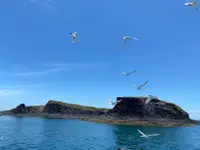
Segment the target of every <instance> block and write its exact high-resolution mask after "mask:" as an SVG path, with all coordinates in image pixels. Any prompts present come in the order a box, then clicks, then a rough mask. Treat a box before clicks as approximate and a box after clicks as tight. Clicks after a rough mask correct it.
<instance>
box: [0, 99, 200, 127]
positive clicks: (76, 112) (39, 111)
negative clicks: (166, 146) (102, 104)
mask: <svg viewBox="0 0 200 150" xmlns="http://www.w3.org/2000/svg"><path fill="white" fill-rule="evenodd" d="M146 99H147V97H117V101H118V100H121V101H120V102H119V103H117V104H116V105H115V106H114V108H113V109H106V108H95V107H89V106H82V105H76V104H69V103H64V102H61V101H55V100H49V101H48V103H47V104H46V105H45V106H26V105H25V104H20V105H19V106H17V107H16V108H14V109H11V110H6V111H1V112H0V114H1V115H2V116H22V117H23V116H36V117H44V118H77V119H81V120H85V121H92V122H101V123H111V124H123V125H145V126H146V125H148V126H188V125H196V124H199V121H196V120H192V119H190V117H189V114H188V113H187V112H186V111H184V110H183V109H182V108H180V107H179V106H177V105H175V104H173V103H168V102H166V101H162V100H159V99H153V100H151V102H150V103H148V104H145V101H146Z"/></svg>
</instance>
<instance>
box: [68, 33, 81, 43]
mask: <svg viewBox="0 0 200 150" xmlns="http://www.w3.org/2000/svg"><path fill="white" fill-rule="evenodd" d="M69 34H71V35H72V36H73V41H72V43H75V42H76V43H79V42H80V41H79V40H78V39H77V37H78V34H77V32H74V33H71V32H70V33H69Z"/></svg>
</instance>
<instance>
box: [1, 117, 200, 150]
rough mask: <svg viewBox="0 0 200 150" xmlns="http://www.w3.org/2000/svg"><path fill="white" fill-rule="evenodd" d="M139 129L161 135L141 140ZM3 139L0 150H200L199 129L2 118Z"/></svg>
mask: <svg viewBox="0 0 200 150" xmlns="http://www.w3.org/2000/svg"><path fill="white" fill-rule="evenodd" d="M137 129H140V130H141V131H143V132H144V133H146V134H151V133H160V135H159V136H154V137H150V138H142V137H140V134H139V133H138V132H137ZM0 136H1V138H0V150H116V149H117V148H118V147H126V148H129V149H130V150H200V126H191V127H144V126H143V127H142V126H122V125H121V126H118V125H109V124H101V123H92V122H85V121H81V120H77V119H43V118H36V117H7V116H1V117H0Z"/></svg>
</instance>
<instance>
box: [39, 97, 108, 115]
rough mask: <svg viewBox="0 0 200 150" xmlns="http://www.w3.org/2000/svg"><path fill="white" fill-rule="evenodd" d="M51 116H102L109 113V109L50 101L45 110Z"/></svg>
mask: <svg viewBox="0 0 200 150" xmlns="http://www.w3.org/2000/svg"><path fill="white" fill-rule="evenodd" d="M43 112H46V113H49V114H55V113H57V114H68V115H79V116H80V115H101V114H104V113H105V112H107V109H99V108H95V107H88V106H81V105H75V104H68V103H63V102H58V101H53V100H51V101H49V102H48V103H47V104H46V105H45V108H44V110H43Z"/></svg>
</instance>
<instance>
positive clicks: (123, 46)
mask: <svg viewBox="0 0 200 150" xmlns="http://www.w3.org/2000/svg"><path fill="white" fill-rule="evenodd" d="M125 44H126V39H124V43H123V45H122V47H121V50H123V49H124V45H125Z"/></svg>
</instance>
